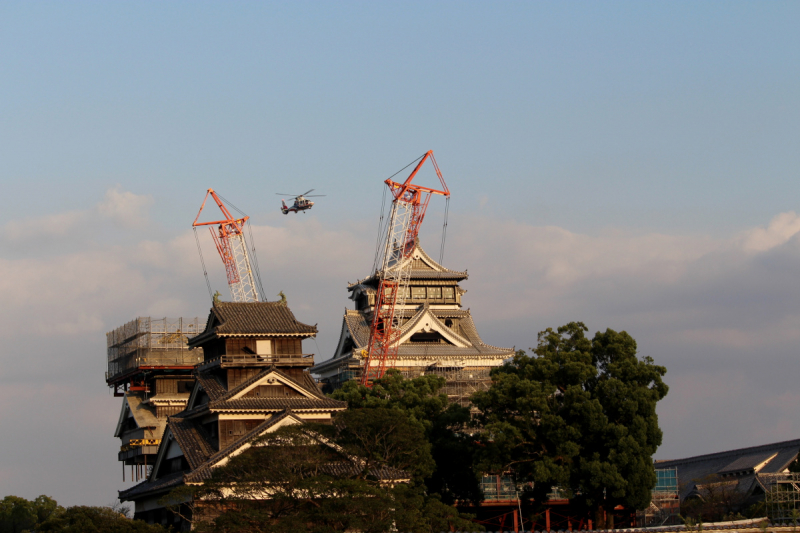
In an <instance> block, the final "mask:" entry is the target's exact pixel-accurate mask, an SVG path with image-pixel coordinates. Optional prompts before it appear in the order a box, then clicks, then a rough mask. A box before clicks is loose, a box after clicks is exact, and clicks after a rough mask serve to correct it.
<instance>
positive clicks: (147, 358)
mask: <svg viewBox="0 0 800 533" xmlns="http://www.w3.org/2000/svg"><path fill="white" fill-rule="evenodd" d="M205 327H206V321H205V319H202V318H199V317H195V318H183V317H179V318H166V317H165V318H152V317H138V318H136V319H134V320H131V321H130V322H128V323H127V324H124V325H122V326H120V327H118V328H116V329H115V330H113V331H109V332H108V333H106V346H107V350H108V372H107V374H106V380H107V381H109V382H110V381H112V380H113V379H114V378H115V377H118V376H121V375H123V374H126V373H127V372H129V371H130V370H132V369H135V368H138V367H141V366H193V365H196V364H198V363H200V362H202V361H203V350H202V349H200V348H195V349H191V350H190V349H189V346H188V344H187V343H188V341H189V339H191V338H192V337H194V336H196V335H199V334H200V333H202V332H203V330H205Z"/></svg>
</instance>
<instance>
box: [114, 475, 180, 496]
mask: <svg viewBox="0 0 800 533" xmlns="http://www.w3.org/2000/svg"><path fill="white" fill-rule="evenodd" d="M182 483H183V472H173V473H172V474H168V475H166V476H162V477H160V478H158V479H156V480H155V481H150V480H149V479H148V480H147V481H142V482H141V483H139V484H138V485H134V486H133V487H131V488H129V489H126V490H121V491H119V501H121V502H125V501H131V500H132V499H133V498H135V497H136V496H140V495H142V494H147V493H149V492H160V491H166V490H168V489H172V488H173V487H177V486H178V485H181V484H182Z"/></svg>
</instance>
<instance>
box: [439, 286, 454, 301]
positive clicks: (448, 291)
mask: <svg viewBox="0 0 800 533" xmlns="http://www.w3.org/2000/svg"><path fill="white" fill-rule="evenodd" d="M442 295H443V296H444V299H445V300H455V299H456V291H455V288H453V287H442Z"/></svg>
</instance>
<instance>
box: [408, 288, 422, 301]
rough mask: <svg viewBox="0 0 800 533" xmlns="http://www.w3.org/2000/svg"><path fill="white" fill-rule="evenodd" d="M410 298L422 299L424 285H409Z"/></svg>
mask: <svg viewBox="0 0 800 533" xmlns="http://www.w3.org/2000/svg"><path fill="white" fill-rule="evenodd" d="M411 298H413V299H414V300H424V299H425V287H411Z"/></svg>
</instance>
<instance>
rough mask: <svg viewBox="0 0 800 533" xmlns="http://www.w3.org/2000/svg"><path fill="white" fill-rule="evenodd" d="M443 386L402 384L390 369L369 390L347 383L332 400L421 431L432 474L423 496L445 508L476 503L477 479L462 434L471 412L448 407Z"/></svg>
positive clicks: (472, 450)
mask: <svg viewBox="0 0 800 533" xmlns="http://www.w3.org/2000/svg"><path fill="white" fill-rule="evenodd" d="M444 385H445V380H444V378H442V377H439V376H434V375H425V376H420V377H416V378H412V379H404V378H403V376H402V375H401V374H400V372H398V371H397V370H393V369H390V370H388V371H387V372H386V375H385V376H384V377H383V378H381V379H378V380H376V381H375V383H374V384H373V386H372V387H371V388H368V387H364V386H363V385H361V384H359V383H358V382H356V381H348V382H346V383H345V384H344V386H342V388H341V389H339V390H337V391H335V392H334V393H333V397H334V398H336V399H337V400H343V401H346V402H347V405H348V406H349V407H350V409H369V408H386V409H393V410H396V411H401V412H403V413H405V414H407V415H408V416H409V417H410V419H411V420H412V421H414V422H415V423H418V424H419V425H420V426H421V427H422V429H423V431H424V432H425V437H426V439H427V441H428V442H430V445H431V456H432V458H433V470H432V471H431V472H427V473H425V475H424V476H423V477H424V483H425V485H426V487H427V489H428V492H429V493H431V494H438V495H439V497H440V498H441V499H442V501H444V502H446V503H448V504H452V503H454V502H455V501H456V500H459V501H462V502H463V501H471V502H480V501H481V500H482V499H483V495H482V493H481V489H480V473H479V472H478V471H477V470H476V469H475V468H474V466H475V465H474V463H475V456H476V446H475V441H474V439H473V438H471V437H470V436H469V434H468V431H466V430H467V429H468V428H469V425H470V423H471V417H470V411H469V409H468V408H466V407H463V406H461V405H458V404H456V403H452V402H450V401H448V399H447V395H446V394H444V392H443V388H444Z"/></svg>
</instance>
